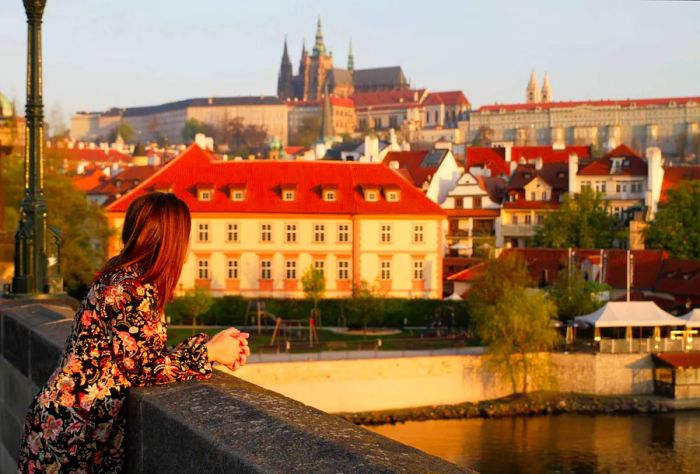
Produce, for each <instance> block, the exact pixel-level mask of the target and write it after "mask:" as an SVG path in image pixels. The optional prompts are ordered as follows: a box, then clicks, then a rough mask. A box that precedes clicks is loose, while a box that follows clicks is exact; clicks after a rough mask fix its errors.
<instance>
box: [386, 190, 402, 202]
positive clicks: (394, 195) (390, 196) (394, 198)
mask: <svg viewBox="0 0 700 474" xmlns="http://www.w3.org/2000/svg"><path fill="white" fill-rule="evenodd" d="M386 200H387V201H389V202H398V200H399V192H398V191H387V193H386Z"/></svg>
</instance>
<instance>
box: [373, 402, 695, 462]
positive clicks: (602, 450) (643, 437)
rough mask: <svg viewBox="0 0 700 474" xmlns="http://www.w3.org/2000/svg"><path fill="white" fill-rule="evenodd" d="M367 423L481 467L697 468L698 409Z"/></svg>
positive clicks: (453, 459) (386, 433)
mask: <svg viewBox="0 0 700 474" xmlns="http://www.w3.org/2000/svg"><path fill="white" fill-rule="evenodd" d="M369 429H371V430H373V431H376V432H377V433H380V434H382V435H384V436H387V437H389V438H393V439H395V440H397V441H400V442H402V443H405V444H408V445H411V446H414V447H416V448H418V449H421V450H423V451H426V452H428V453H430V454H434V455H436V456H439V457H442V458H444V459H447V460H449V461H451V462H453V463H455V464H458V465H460V466H465V467H470V468H472V469H476V470H477V471H479V472H482V473H485V474H487V473H511V472H512V473H542V472H552V473H559V472H561V473H627V472H629V473H647V472H649V473H651V472H654V473H656V472H659V473H665V472H668V473H675V474H677V473H691V472H700V464H698V460H699V457H698V454H700V449H699V448H700V412H680V413H675V414H663V415H649V416H647V415H631V416H609V415H599V416H586V415H561V416H550V417H544V416H542V417H516V418H501V419H489V420H485V419H481V418H479V419H472V420H440V421H423V422H410V423H405V424H399V425H395V426H391V425H385V426H378V427H370V428H369Z"/></svg>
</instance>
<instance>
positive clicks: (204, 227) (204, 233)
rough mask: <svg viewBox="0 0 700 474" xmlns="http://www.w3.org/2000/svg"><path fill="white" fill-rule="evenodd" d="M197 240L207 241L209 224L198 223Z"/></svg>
mask: <svg viewBox="0 0 700 474" xmlns="http://www.w3.org/2000/svg"><path fill="white" fill-rule="evenodd" d="M197 240H199V241H200V242H209V224H208V223H200V224H199V225H198V226H197Z"/></svg>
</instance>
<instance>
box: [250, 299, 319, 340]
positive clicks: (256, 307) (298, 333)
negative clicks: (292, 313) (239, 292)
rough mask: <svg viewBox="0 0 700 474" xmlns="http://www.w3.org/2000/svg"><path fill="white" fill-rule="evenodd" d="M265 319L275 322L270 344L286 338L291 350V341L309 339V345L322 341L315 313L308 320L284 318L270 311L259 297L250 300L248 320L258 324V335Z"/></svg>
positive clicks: (251, 323)
mask: <svg viewBox="0 0 700 474" xmlns="http://www.w3.org/2000/svg"><path fill="white" fill-rule="evenodd" d="M263 321H267V322H270V323H274V329H273V331H272V337H271V338H270V345H274V344H275V342H276V341H279V340H284V341H285V343H286V346H287V350H289V347H290V344H291V342H301V341H308V343H309V347H314V344H316V345H318V344H319V343H320V341H319V338H318V332H317V331H316V324H315V321H314V318H313V315H312V317H310V318H309V319H308V320H306V319H284V318H281V317H279V316H276V315H274V314H272V313H270V312H268V311H267V309H266V307H265V301H262V300H259V299H258V300H255V301H249V302H248V308H247V310H246V322H247V323H248V324H249V325H251V326H252V325H253V324H256V325H257V328H258V336H260V335H262V329H263ZM270 325H271V324H270ZM307 335H308V337H307Z"/></svg>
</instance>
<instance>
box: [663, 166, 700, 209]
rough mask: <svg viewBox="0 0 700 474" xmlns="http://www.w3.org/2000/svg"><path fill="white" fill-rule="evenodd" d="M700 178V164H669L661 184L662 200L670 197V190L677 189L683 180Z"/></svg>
mask: <svg viewBox="0 0 700 474" xmlns="http://www.w3.org/2000/svg"><path fill="white" fill-rule="evenodd" d="M694 179H698V180H700V166H697V165H696V166H667V167H665V168H664V180H663V183H662V184H661V199H660V200H661V202H665V201H666V200H667V199H668V191H669V190H670V189H676V188H677V187H678V186H680V184H681V182H683V181H690V180H694Z"/></svg>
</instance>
